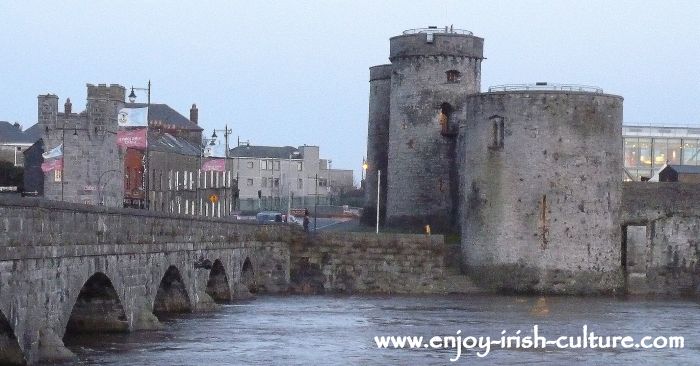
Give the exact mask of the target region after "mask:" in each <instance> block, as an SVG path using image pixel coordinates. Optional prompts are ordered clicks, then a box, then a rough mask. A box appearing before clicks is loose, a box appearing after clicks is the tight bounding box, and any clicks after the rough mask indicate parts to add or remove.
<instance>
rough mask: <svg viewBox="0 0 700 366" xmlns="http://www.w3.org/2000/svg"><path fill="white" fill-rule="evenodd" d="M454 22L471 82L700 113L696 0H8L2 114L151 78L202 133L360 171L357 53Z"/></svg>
mask: <svg viewBox="0 0 700 366" xmlns="http://www.w3.org/2000/svg"><path fill="white" fill-rule="evenodd" d="M450 24H454V26H455V28H463V29H469V30H471V31H473V32H474V34H475V35H476V36H479V37H483V38H484V39H485V46H484V49H485V51H484V53H485V56H486V57H487V60H485V61H484V63H483V66H482V90H484V89H486V88H488V86H489V85H495V84H503V83H527V82H535V81H549V82H560V83H576V84H592V85H598V86H600V87H602V88H603V89H604V90H605V91H606V92H608V93H613V94H620V95H622V96H624V97H625V105H624V109H625V111H624V114H625V121H626V122H643V123H662V124H664V123H673V124H678V123H681V124H700V103H698V99H700V92H699V91H700V71H699V69H700V2H698V1H690V0H689V1H653V2H652V1H610V0H609V1H592V0H586V1H517V2H516V1H486V0H482V1H448V0H442V1H406V0H403V1H377V0H374V1H303V2H302V1H297V2H292V1H249V2H241V1H196V2H194V1H190V2H185V1H60V2H46V1H9V0H7V1H3V2H1V3H0V49H1V50H2V69H3V71H2V74H1V75H2V77H1V78H0V80H2V83H1V84H0V85H2V88H1V89H0V120H8V121H19V122H20V123H22V124H23V125H24V126H25V127H28V126H29V125H31V124H33V123H34V122H35V121H36V113H37V111H36V110H37V107H36V96H37V95H38V94H44V93H47V92H51V93H55V94H58V96H59V98H60V101H59V103H60V105H62V104H63V102H64V100H65V98H66V97H70V98H71V100H72V101H73V105H74V106H73V109H74V110H82V109H83V108H84V105H85V93H86V91H85V83H93V84H97V83H119V84H122V85H125V86H127V87H128V86H130V85H132V84H134V85H135V86H139V87H144V86H146V83H147V81H148V80H149V79H150V80H151V81H152V83H153V93H152V99H153V102H158V103H167V104H169V105H170V106H171V107H173V108H175V109H176V110H178V111H179V112H180V113H182V114H183V115H186V116H187V115H188V111H189V107H190V105H191V104H192V103H193V102H194V103H197V105H198V107H199V118H200V121H201V125H202V126H203V127H204V128H205V129H206V131H207V134H211V129H212V128H214V127H216V128H223V125H224V124H225V123H228V124H229V126H230V127H231V128H233V130H234V132H233V133H234V136H238V135H240V136H241V139H243V140H248V139H249V140H250V141H251V143H253V144H256V145H292V146H297V145H302V144H309V145H320V146H321V155H322V156H323V157H326V158H330V159H333V167H334V168H346V169H355V170H356V172H357V175H358V177H359V169H360V164H361V160H362V157H363V156H364V155H365V152H366V134H367V108H368V106H367V102H368V93H369V91H368V74H369V72H368V67H370V66H372V65H376V64H382V63H386V62H388V60H387V57H388V53H389V37H391V36H394V35H398V34H400V33H401V31H403V30H405V29H409V28H416V27H425V26H428V25H436V26H445V25H450ZM141 100H142V101H145V96H144V98H142V99H141ZM234 140H235V137H234ZM234 144H235V142H234Z"/></svg>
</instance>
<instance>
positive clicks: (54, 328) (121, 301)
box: [0, 197, 291, 363]
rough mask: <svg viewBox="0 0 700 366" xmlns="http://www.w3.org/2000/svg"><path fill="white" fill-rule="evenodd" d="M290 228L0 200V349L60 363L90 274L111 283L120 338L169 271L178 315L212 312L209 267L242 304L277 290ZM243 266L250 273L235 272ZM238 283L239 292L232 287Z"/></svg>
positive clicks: (283, 276)
mask: <svg viewBox="0 0 700 366" xmlns="http://www.w3.org/2000/svg"><path fill="white" fill-rule="evenodd" d="M290 230H291V228H290V226H288V225H282V224H280V225H257V224H246V223H240V222H235V221H225V220H223V219H212V218H201V217H191V216H184V215H173V214H164V213H154V212H149V211H145V210H135V209H114V208H107V207H104V206H88V205H81V204H71V203H65V202H55V201H47V200H40V199H20V198H12V197H0V313H1V314H2V315H4V316H5V318H6V319H7V322H6V324H5V325H7V326H8V327H9V328H10V330H9V331H8V332H9V336H5V338H3V337H2V335H0V343H2V342H3V340H13V339H16V340H13V341H14V342H17V343H18V347H19V349H21V351H22V353H23V354H24V356H25V359H26V361H27V362H28V363H35V362H37V361H41V360H46V361H48V360H56V359H62V358H66V357H70V356H71V353H70V352H69V351H67V350H66V349H65V347H64V346H63V343H62V341H61V338H62V337H63V334H64V333H65V331H66V328H67V326H68V323H69V319H70V318H71V313H72V311H73V309H75V304H76V300H77V298H78V294H79V293H80V291H81V288H83V286H84V285H85V284H86V281H88V279H89V278H91V277H92V276H93V275H95V274H98V273H100V274H103V275H104V276H106V278H108V279H109V281H111V284H112V285H113V288H114V291H115V293H116V295H117V296H118V299H116V300H117V301H118V302H117V303H115V305H116V304H118V305H120V306H121V307H122V308H123V310H124V314H125V320H124V322H125V324H127V325H128V330H139V329H149V328H152V327H153V326H154V322H155V323H157V320H155V318H154V315H153V310H154V301H155V299H156V297H157V293H158V290H159V288H160V287H159V285H160V283H161V280H162V279H163V277H164V275H165V274H166V272H169V271H173V270H174V271H175V272H176V273H177V274H178V276H179V278H181V285H180V286H181V287H182V289H183V290H184V291H185V292H186V294H187V297H186V299H187V300H186V301H187V302H188V304H186V305H188V306H187V308H189V309H192V310H195V311H197V310H204V309H209V308H211V306H213V299H212V298H211V297H210V296H209V295H208V293H207V291H208V290H209V291H210V289H208V286H207V284H208V281H209V279H210V274H211V269H212V265H211V263H213V262H216V261H218V262H220V263H221V266H223V269H224V271H225V273H226V277H227V278H228V284H227V286H228V287H229V292H230V293H231V294H233V296H234V297H237V296H245V295H246V293H247V290H246V289H245V288H255V289H257V290H259V291H266V292H280V291H286V290H287V287H288V281H289V249H288V245H287V243H286V240H287V239H288V238H289V232H290ZM246 262H250V263H251V266H250V269H249V270H247V271H244V270H243V269H244V263H246ZM207 263H208V264H207ZM244 272H245V273H246V274H245V276H244ZM243 277H246V280H245V284H246V285H247V286H245V287H244V288H243V289H241V286H240V285H241V284H242V283H244V281H243ZM219 287H220V286H219ZM210 292H211V291H210ZM81 312H82V311H81ZM85 316H86V314H83V313H81V317H83V318H84V317H85ZM0 318H1V317H0ZM95 319H97V320H100V319H99V318H95ZM88 320H89V319H88ZM0 323H3V322H0ZM93 323H94V322H93ZM98 323H99V322H98ZM0 325H2V324H0ZM0 328H2V326H0ZM6 328H7V327H6ZM3 362H4V361H3V358H2V354H0V363H3Z"/></svg>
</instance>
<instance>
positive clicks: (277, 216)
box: [255, 211, 282, 223]
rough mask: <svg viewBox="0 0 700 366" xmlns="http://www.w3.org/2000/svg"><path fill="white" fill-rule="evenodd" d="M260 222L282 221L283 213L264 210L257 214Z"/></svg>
mask: <svg viewBox="0 0 700 366" xmlns="http://www.w3.org/2000/svg"><path fill="white" fill-rule="evenodd" d="M255 219H256V220H258V222H259V223H268V222H282V213H280V212H274V211H263V212H259V213H258V214H257V215H255Z"/></svg>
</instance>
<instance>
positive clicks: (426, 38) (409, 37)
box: [389, 27, 484, 60]
mask: <svg viewBox="0 0 700 366" xmlns="http://www.w3.org/2000/svg"><path fill="white" fill-rule="evenodd" d="M389 44H390V47H389V48H390V50H389V59H390V60H394V59H399V58H406V57H420V56H454V57H472V58H478V59H482V58H484V39H483V38H479V37H475V36H474V35H473V33H472V32H470V31H468V30H463V29H453V28H451V27H445V28H437V27H429V28H416V29H409V30H406V31H404V32H403V34H401V35H399V36H395V37H392V38H391V39H390V40H389Z"/></svg>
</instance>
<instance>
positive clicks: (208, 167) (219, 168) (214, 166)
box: [202, 159, 226, 172]
mask: <svg viewBox="0 0 700 366" xmlns="http://www.w3.org/2000/svg"><path fill="white" fill-rule="evenodd" d="M202 171H203V172H208V171H215V172H223V171H226V159H207V160H206V161H205V162H204V164H202Z"/></svg>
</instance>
